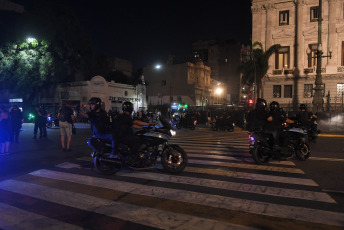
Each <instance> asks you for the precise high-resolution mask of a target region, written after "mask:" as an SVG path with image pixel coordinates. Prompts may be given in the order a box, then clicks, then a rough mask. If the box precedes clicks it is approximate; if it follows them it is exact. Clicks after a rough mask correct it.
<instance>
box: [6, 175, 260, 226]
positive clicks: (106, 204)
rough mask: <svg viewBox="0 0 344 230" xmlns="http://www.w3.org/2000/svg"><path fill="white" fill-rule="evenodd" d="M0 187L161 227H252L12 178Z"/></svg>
mask: <svg viewBox="0 0 344 230" xmlns="http://www.w3.org/2000/svg"><path fill="white" fill-rule="evenodd" d="M89 179H91V180H94V179H95V178H92V177H91V178H89ZM96 180H99V179H96ZM106 183H107V182H106ZM0 188H1V189H4V190H7V191H12V192H16V193H19V194H23V195H26V196H30V197H34V198H37V199H42V200H45V201H50V202H54V203H58V204H62V205H66V206H70V207H74V208H77V209H81V210H86V211H92V212H94V213H98V214H103V215H106V216H110V217H115V218H120V219H122V220H126V221H131V222H135V223H139V224H142V225H146V226H151V227H156V228H162V229H195V230H197V229H238V230H250V229H252V230H253V229H255V228H250V227H246V226H240V225H236V224H231V223H225V222H219V221H215V220H211V219H205V218H199V217H194V216H190V215H185V214H178V213H173V212H168V211H161V210H158V209H153V208H149V207H143V206H138V205H132V204H126V203H122V202H116V201H112V200H106V199H102V198H97V197H94V196H89V195H84V194H79V193H74V192H70V191H66V190H60V189H54V188H50V187H47V186H42V185H36V184H31V183H26V182H21V181H15V180H7V181H4V182H2V183H1V184H0ZM128 192H129V191H128ZM150 195H152V194H150ZM80 201H82V202H80ZM14 217H15V215H14Z"/></svg>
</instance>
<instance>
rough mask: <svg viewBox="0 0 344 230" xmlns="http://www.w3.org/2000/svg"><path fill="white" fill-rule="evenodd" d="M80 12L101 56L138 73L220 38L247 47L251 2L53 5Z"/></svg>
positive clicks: (80, 1) (65, 0) (76, 0)
mask: <svg viewBox="0 0 344 230" xmlns="http://www.w3.org/2000/svg"><path fill="white" fill-rule="evenodd" d="M49 1H54V2H57V3H60V4H64V5H66V6H67V7H68V8H70V9H71V10H72V11H74V12H75V13H76V15H77V16H78V18H79V20H80V22H81V24H82V25H83V26H84V28H85V29H86V31H88V32H89V33H90V34H91V37H92V39H93V42H94V45H95V48H96V51H97V52H98V54H99V53H105V54H107V55H109V56H116V57H120V58H124V59H127V60H130V61H132V62H133V64H134V67H135V68H140V67H144V66H146V65H150V64H153V63H155V62H157V61H165V60H167V56H168V55H169V54H172V55H175V56H176V57H177V58H181V57H186V56H187V55H189V54H190V50H191V44H192V42H193V41H197V40H201V39H212V38H218V39H220V40H223V41H224V40H227V39H235V40H238V41H242V42H244V43H248V42H249V40H250V34H251V8H250V7H251V0H221V1H218V0H212V1H202V0H201V1H200V0H198V1H194V0H184V1H180V0H174V1H167V0H160V1H152V0H121V1H118V0H95V1H88V0H49Z"/></svg>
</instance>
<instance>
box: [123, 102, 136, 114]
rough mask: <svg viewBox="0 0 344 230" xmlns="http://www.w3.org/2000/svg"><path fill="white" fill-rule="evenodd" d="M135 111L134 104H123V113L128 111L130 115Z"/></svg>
mask: <svg viewBox="0 0 344 230" xmlns="http://www.w3.org/2000/svg"><path fill="white" fill-rule="evenodd" d="M133 110H134V106H133V103H131V102H130V101H125V102H124V103H123V104H122V111H123V112H124V111H127V112H129V113H130V114H131V113H132V112H133Z"/></svg>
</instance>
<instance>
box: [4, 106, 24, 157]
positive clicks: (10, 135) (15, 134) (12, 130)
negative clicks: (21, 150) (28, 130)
mask: <svg viewBox="0 0 344 230" xmlns="http://www.w3.org/2000/svg"><path fill="white" fill-rule="evenodd" d="M22 123H23V114H22V112H21V110H20V109H19V108H18V106H17V105H13V107H12V109H11V110H9V108H8V107H7V106H5V105H3V106H1V107H0V144H1V147H0V154H1V155H5V154H9V153H10V143H11V142H12V143H19V133H20V129H21V127H22Z"/></svg>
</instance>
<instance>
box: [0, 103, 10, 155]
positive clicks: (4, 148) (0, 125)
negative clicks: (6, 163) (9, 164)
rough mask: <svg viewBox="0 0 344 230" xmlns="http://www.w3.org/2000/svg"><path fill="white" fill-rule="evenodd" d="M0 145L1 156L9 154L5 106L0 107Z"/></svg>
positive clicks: (7, 120) (7, 121) (8, 133)
mask: <svg viewBox="0 0 344 230" xmlns="http://www.w3.org/2000/svg"><path fill="white" fill-rule="evenodd" d="M0 144H1V155H6V154H9V149H10V119H9V113H8V109H7V108H6V106H1V107H0Z"/></svg>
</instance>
